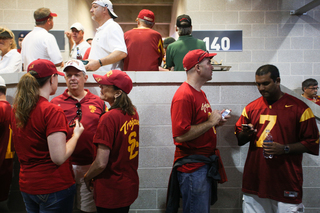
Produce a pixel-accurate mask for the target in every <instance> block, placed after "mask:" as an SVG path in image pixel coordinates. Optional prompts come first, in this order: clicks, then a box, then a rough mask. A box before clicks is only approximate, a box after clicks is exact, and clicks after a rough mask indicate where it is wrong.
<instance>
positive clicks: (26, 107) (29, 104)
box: [13, 71, 51, 128]
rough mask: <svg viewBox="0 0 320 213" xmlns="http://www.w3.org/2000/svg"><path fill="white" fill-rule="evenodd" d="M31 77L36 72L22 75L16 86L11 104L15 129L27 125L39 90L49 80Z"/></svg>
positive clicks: (47, 78)
mask: <svg viewBox="0 0 320 213" xmlns="http://www.w3.org/2000/svg"><path fill="white" fill-rule="evenodd" d="M33 75H37V72H35V71H30V72H29V73H26V74H24V75H23V76H22V77H21V78H20V81H19V83H18V85H17V91H16V96H15V98H14V102H13V111H14V114H15V118H16V124H17V128H22V127H24V126H25V125H26V124H27V122H28V120H29V116H30V112H31V111H32V110H33V109H34V107H35V106H36V104H37V102H38V100H39V96H40V91H39V89H40V88H41V87H42V86H43V85H44V84H45V83H46V82H47V81H48V80H49V79H50V78H51V76H48V77H44V78H39V79H38V78H35V77H34V76H33Z"/></svg>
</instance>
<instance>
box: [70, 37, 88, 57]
mask: <svg viewBox="0 0 320 213" xmlns="http://www.w3.org/2000/svg"><path fill="white" fill-rule="evenodd" d="M77 47H79V50H80V54H81V56H82V57H83V56H84V54H85V53H86V51H87V49H88V48H89V47H90V44H89V43H88V42H86V41H82V42H81V43H80V44H78V45H77V46H76V43H74V44H73V47H72V49H71V52H70V55H71V58H73V59H77Z"/></svg>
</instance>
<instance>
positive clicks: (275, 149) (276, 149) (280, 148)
mask: <svg viewBox="0 0 320 213" xmlns="http://www.w3.org/2000/svg"><path fill="white" fill-rule="evenodd" d="M263 149H264V151H265V153H266V154H267V155H283V154H284V145H283V144H280V143H277V142H272V143H270V142H266V143H263Z"/></svg>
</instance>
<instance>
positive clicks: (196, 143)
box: [166, 49, 230, 213]
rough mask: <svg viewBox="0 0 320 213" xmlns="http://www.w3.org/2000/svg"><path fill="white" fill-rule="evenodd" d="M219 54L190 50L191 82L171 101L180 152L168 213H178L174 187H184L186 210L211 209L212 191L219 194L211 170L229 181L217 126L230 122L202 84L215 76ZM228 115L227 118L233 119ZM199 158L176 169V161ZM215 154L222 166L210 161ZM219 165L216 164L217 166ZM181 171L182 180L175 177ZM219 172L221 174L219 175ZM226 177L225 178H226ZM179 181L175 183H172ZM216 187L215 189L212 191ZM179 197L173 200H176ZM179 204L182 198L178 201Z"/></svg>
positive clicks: (187, 57) (200, 212)
mask: <svg viewBox="0 0 320 213" xmlns="http://www.w3.org/2000/svg"><path fill="white" fill-rule="evenodd" d="M215 55H216V53H208V52H206V51H203V50H201V49H196V50H192V51H189V52H188V53H187V54H186V55H185V57H184V59H183V66H184V69H185V70H186V72H187V81H186V82H184V83H183V84H182V85H181V86H180V87H179V89H178V90H177V91H176V93H175V95H174V97H173V99H172V103H171V121H172V134H173V140H174V144H175V145H176V151H175V156H174V163H175V165H174V168H173V170H172V174H171V178H170V184H169V192H168V195H169V196H168V199H167V200H168V202H167V211H166V212H177V210H178V209H177V205H176V201H177V200H176V198H177V197H178V199H179V194H178V196H175V195H173V194H172V193H171V191H172V190H171V189H172V188H171V187H176V186H180V189H179V190H180V193H181V195H182V202H183V212H184V213H187V212H195V213H196V212H198V213H203V212H210V204H213V203H214V201H213V200H211V198H213V197H212V196H211V193H212V191H214V192H215V193H216V190H214V187H216V180H218V178H217V179H213V178H209V177H208V175H207V173H209V172H208V171H209V170H216V171H217V170H219V173H220V175H221V178H220V180H222V182H223V181H226V180H225V179H224V178H222V177H223V176H224V177H225V173H224V169H223V165H222V163H221V159H219V158H220V155H219V151H218V150H217V149H216V145H217V137H216V130H215V127H216V126H218V125H222V124H223V123H224V122H226V120H225V119H223V118H222V116H221V112H220V111H219V110H212V109H211V105H210V103H209V101H208V100H207V98H206V95H205V93H204V92H203V91H202V90H201V87H202V86H203V85H204V84H205V83H206V82H207V81H209V80H211V79H212V69H213V67H212V65H211V63H210V59H211V58H212V57H213V56H215ZM229 117H230V115H228V116H227V117H226V118H229ZM191 157H196V158H197V159H196V160H199V158H200V159H206V161H203V160H199V161H196V162H190V163H189V162H188V163H186V164H182V163H181V166H179V167H177V168H176V164H177V163H179V162H181V161H182V160H183V161H186V160H191V159H190V158H191ZM213 157H215V158H216V160H217V159H219V162H220V163H221V165H217V164H215V162H212V161H210V159H213ZM213 164H215V165H213ZM173 174H177V175H176V176H177V179H178V181H175V180H174V179H173ZM218 175H219V174H218ZM223 179H224V180H223ZM173 181H175V184H173V185H172V184H171V183H173ZM211 189H213V190H211ZM173 199H174V200H175V202H173V201H172V200H173ZM178 203H179V200H178Z"/></svg>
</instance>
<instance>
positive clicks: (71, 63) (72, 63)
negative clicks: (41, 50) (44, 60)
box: [63, 59, 87, 75]
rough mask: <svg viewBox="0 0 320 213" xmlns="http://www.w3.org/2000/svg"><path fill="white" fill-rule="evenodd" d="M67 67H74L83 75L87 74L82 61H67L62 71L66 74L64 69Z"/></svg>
mask: <svg viewBox="0 0 320 213" xmlns="http://www.w3.org/2000/svg"><path fill="white" fill-rule="evenodd" d="M68 67H74V68H76V69H77V70H79V71H82V72H83V73H84V74H85V75H86V74H87V71H86V68H85V67H84V64H83V63H82V61H80V60H77V59H72V60H69V61H67V63H66V66H65V67H64V68H63V71H64V72H66V69H67V68H68Z"/></svg>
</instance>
